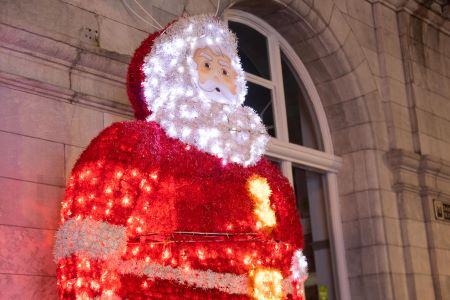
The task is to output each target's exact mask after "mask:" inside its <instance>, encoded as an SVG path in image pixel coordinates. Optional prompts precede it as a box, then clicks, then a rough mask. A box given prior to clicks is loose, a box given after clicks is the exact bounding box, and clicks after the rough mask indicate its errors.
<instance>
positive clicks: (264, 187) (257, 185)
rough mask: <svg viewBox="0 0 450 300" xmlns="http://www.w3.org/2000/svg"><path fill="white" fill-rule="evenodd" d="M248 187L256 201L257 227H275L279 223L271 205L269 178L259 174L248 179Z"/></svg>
mask: <svg viewBox="0 0 450 300" xmlns="http://www.w3.org/2000/svg"><path fill="white" fill-rule="evenodd" d="M247 189H248V191H249V194H250V196H251V198H252V199H253V200H254V201H255V204H256V207H255V211H254V212H255V214H256V216H257V217H258V220H259V221H258V222H257V223H256V227H257V228H258V229H259V228H261V227H262V226H264V227H273V226H275V224H276V223H277V220H276V216H275V212H274V211H273V210H272V208H271V207H270V196H271V195H272V190H271V189H270V186H269V183H268V182H267V179H266V178H264V177H261V176H258V175H254V176H252V177H250V178H249V179H248V181H247Z"/></svg>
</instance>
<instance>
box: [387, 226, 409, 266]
mask: <svg viewBox="0 0 450 300" xmlns="http://www.w3.org/2000/svg"><path fill="white" fill-rule="evenodd" d="M387 230H389V228H388V227H387V228H386V231H387ZM387 251H388V255H389V265H390V271H391V272H392V273H397V274H405V273H406V270H405V253H404V248H403V247H402V246H392V245H389V246H387Z"/></svg>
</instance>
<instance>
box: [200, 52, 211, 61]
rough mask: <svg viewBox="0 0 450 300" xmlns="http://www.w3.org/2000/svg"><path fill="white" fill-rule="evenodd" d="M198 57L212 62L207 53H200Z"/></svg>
mask: <svg viewBox="0 0 450 300" xmlns="http://www.w3.org/2000/svg"><path fill="white" fill-rule="evenodd" d="M200 56H201V57H204V58H206V59H208V60H212V59H213V58H212V56H211V55H209V54H208V53H206V52H203V51H202V52H200Z"/></svg>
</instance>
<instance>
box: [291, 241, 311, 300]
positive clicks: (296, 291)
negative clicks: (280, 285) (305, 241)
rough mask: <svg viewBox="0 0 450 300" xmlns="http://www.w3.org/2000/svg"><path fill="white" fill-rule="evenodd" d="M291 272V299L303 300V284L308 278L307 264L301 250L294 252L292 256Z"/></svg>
mask: <svg viewBox="0 0 450 300" xmlns="http://www.w3.org/2000/svg"><path fill="white" fill-rule="evenodd" d="M291 272H292V287H293V291H292V295H293V299H304V286H303V284H304V282H305V281H306V279H307V278H308V262H307V261H306V257H305V256H304V255H303V251H302V250H301V249H298V250H296V251H295V252H294V255H293V256H292V262H291Z"/></svg>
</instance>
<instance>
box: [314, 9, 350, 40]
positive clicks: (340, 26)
mask: <svg viewBox="0 0 450 300" xmlns="http://www.w3.org/2000/svg"><path fill="white" fill-rule="evenodd" d="M321 2H328V1H321ZM329 28H330V29H331V30H332V32H333V35H334V36H335V37H336V39H337V41H338V43H339V44H340V45H343V44H344V42H345V40H346V39H347V37H348V35H349V34H351V29H350V26H349V25H348V23H347V20H346V19H345V17H344V16H343V15H342V14H341V13H340V12H339V11H338V10H337V9H334V10H333V13H332V15H331V19H330V24H329Z"/></svg>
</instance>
